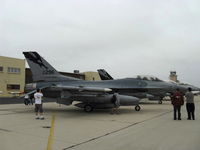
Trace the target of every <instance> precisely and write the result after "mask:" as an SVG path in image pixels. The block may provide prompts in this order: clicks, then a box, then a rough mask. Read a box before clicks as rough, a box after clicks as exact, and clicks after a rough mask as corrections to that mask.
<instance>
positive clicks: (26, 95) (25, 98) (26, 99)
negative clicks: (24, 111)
mask: <svg viewBox="0 0 200 150" xmlns="http://www.w3.org/2000/svg"><path fill="white" fill-rule="evenodd" d="M29 103H30V101H29V95H28V94H25V96H24V104H25V105H28V104H29Z"/></svg>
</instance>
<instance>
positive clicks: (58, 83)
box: [23, 52, 176, 112]
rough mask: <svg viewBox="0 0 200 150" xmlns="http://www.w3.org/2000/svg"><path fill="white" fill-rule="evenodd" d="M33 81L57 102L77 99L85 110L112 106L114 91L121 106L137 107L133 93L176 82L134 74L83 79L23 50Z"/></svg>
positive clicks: (160, 88)
mask: <svg viewBox="0 0 200 150" xmlns="http://www.w3.org/2000/svg"><path fill="white" fill-rule="evenodd" d="M23 54H24V56H25V58H26V60H27V62H28V64H29V66H30V69H31V71H32V74H33V80H34V81H35V82H36V88H40V89H42V90H43V94H44V96H46V97H53V98H57V102H58V103H60V104H65V105H71V104H72V102H73V101H80V102H81V103H79V104H76V106H78V107H81V108H84V110H85V111H86V112H90V111H92V110H93V109H94V108H111V107H113V104H112V102H111V100H112V99H113V98H114V97H115V96H114V95H117V98H119V99H120V105H121V106H129V105H134V106H135V110H136V111H139V110H140V106H139V105H138V103H139V100H140V99H139V98H138V97H135V96H134V95H135V93H138V94H144V93H146V94H148V93H155V94H156V93H162V92H163V93H167V92H172V91H174V89H175V88H176V86H175V85H174V84H172V83H166V82H163V81H157V82H155V81H148V80H141V79H136V78H125V79H116V80H105V81H85V80H80V79H76V78H73V77H66V76H63V75H61V74H59V73H58V72H57V71H56V70H55V69H54V68H53V67H52V66H51V65H50V64H49V63H48V62H47V61H46V60H44V58H42V57H41V56H40V55H39V54H38V53H37V52H23ZM32 93H33V92H32Z"/></svg>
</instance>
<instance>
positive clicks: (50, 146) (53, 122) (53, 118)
mask: <svg viewBox="0 0 200 150" xmlns="http://www.w3.org/2000/svg"><path fill="white" fill-rule="evenodd" d="M54 127H55V114H53V115H52V120H51V129H50V133H49V138H48V144H47V150H53V149H52V146H53V136H54Z"/></svg>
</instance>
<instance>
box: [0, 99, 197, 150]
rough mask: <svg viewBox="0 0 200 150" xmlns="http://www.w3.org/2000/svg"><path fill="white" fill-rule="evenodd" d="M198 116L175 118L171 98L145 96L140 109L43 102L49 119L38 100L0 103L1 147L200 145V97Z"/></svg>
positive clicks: (109, 149) (179, 148)
mask: <svg viewBox="0 0 200 150" xmlns="http://www.w3.org/2000/svg"><path fill="white" fill-rule="evenodd" d="M195 106H196V112H195V114H196V120H194V121H193V120H187V113H186V110H185V105H184V106H183V107H182V120H181V121H178V120H176V121H174V120H173V113H172V106H171V104H170V102H169V101H164V102H163V104H162V105H160V104H157V102H149V101H146V102H144V103H142V104H141V111H139V112H136V111H135V110H134V108H133V107H120V114H119V115H111V114H110V110H95V111H94V112H92V113H85V112H84V111H83V110H82V109H79V108H76V107H74V106H64V105H61V107H60V106H59V105H58V104H56V103H45V104H44V110H45V114H44V116H45V120H35V115H34V112H33V110H34V106H32V105H30V106H25V105H23V104H9V105H5V104H4V105H0V149H2V150H27V149H28V150H68V149H69V150H94V149H95V150H121V149H125V150H133V149H134V150H188V149H190V150H199V147H200V143H199V139H200V126H199V124H200V119H199V118H200V97H195Z"/></svg>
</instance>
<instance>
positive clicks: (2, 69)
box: [0, 56, 25, 97]
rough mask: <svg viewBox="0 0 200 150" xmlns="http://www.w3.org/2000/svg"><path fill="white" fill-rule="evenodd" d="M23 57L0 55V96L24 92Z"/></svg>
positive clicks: (10, 95)
mask: <svg viewBox="0 0 200 150" xmlns="http://www.w3.org/2000/svg"><path fill="white" fill-rule="evenodd" d="M24 86H25V59H17V58H10V57H4V56H0V96H2V97H12V96H17V95H19V94H20V93H23V92H24Z"/></svg>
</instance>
